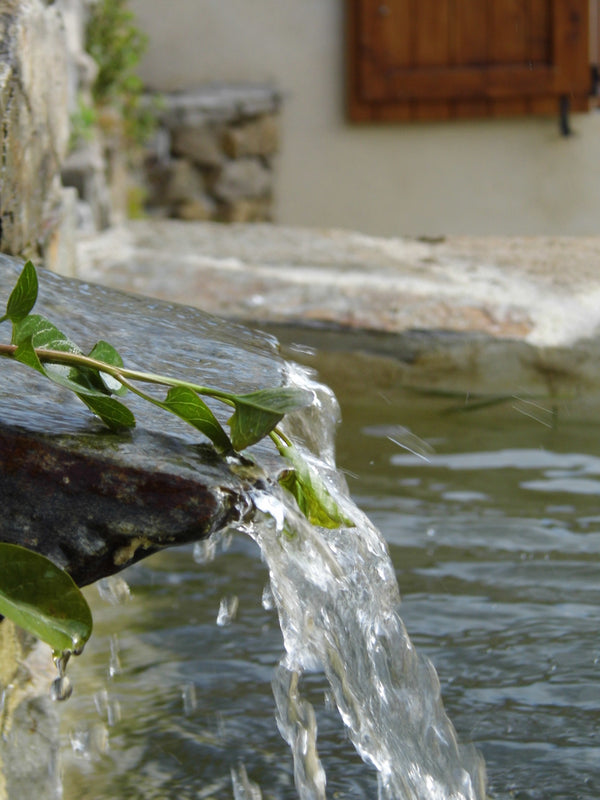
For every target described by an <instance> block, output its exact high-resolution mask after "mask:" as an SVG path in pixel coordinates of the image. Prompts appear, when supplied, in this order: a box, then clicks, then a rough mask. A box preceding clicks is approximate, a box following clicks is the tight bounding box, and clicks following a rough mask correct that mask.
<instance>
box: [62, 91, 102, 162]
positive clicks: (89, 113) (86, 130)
mask: <svg viewBox="0 0 600 800" xmlns="http://www.w3.org/2000/svg"><path fill="white" fill-rule="evenodd" d="M97 121H98V120H97V114H96V109H95V108H93V106H90V105H88V104H87V103H86V102H85V100H84V98H83V96H82V95H80V96H79V97H78V98H77V111H75V112H73V113H72V114H71V133H70V139H69V149H70V150H74V149H75V148H76V147H77V145H78V144H79V143H80V142H82V141H83V142H87V141H89V140H90V139H91V138H92V136H93V133H94V127H95V125H96V123H97Z"/></svg>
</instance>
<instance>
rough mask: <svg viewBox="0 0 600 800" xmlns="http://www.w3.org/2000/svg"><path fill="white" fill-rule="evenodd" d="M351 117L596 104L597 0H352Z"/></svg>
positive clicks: (495, 112)
mask: <svg viewBox="0 0 600 800" xmlns="http://www.w3.org/2000/svg"><path fill="white" fill-rule="evenodd" d="M347 2H348V48H349V50H348V95H349V103H348V107H349V115H350V118H351V119H354V120H357V121H360V120H363V121H366V120H382V121H386V120H390V121H391V120H409V119H447V118H453V117H478V116H502V115H514V114H550V113H554V114H555V113H557V112H558V109H559V103H560V102H561V98H562V102H563V103H564V102H568V104H569V107H570V109H571V110H572V111H586V110H588V108H589V93H590V45H589V3H590V0H347Z"/></svg>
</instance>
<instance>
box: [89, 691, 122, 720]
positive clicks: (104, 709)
mask: <svg viewBox="0 0 600 800" xmlns="http://www.w3.org/2000/svg"><path fill="white" fill-rule="evenodd" d="M94 705H95V706H96V711H97V712H98V714H99V715H100V716H101V717H102V718H103V719H104V720H106V722H107V724H108V725H109V726H110V727H112V726H113V725H115V724H116V723H117V722H119V720H120V719H121V706H120V705H119V701H118V700H112V699H111V698H110V695H109V694H108V691H107V690H106V689H102V690H101V691H99V692H96V694H95V695H94Z"/></svg>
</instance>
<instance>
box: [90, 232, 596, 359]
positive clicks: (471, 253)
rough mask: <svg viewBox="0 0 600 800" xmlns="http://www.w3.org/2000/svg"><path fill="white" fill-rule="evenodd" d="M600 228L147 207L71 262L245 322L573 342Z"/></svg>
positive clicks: (589, 295)
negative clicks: (471, 230) (415, 229)
mask: <svg viewBox="0 0 600 800" xmlns="http://www.w3.org/2000/svg"><path fill="white" fill-rule="evenodd" d="M598 264H600V237H599V238H569V237H550V238H549V237H534V238H498V237H448V238H443V239H442V238H439V239H437V238H436V239H409V238H393V239H383V238H376V237H371V236H365V235H362V234H359V233H355V232H348V231H341V230H314V229H302V228H291V227H280V226H275V225H269V224H265V225H226V226H224V225H219V224H214V223H188V222H178V221H174V220H144V221H135V222H130V223H128V224H127V225H125V226H122V227H118V228H113V229H109V230H107V231H106V232H104V233H102V234H100V235H99V236H96V237H93V238H91V239H88V240H83V241H81V242H80V244H79V268H78V275H79V277H80V278H83V279H85V280H92V281H95V282H99V283H104V284H107V285H110V286H112V287H115V288H119V289H123V290H126V291H131V292H136V293H141V294H146V295H151V296H155V297H160V298H163V299H168V300H172V301H176V302H182V303H186V304H190V305H195V306H198V307H199V308H201V309H203V310H205V311H209V312H211V313H214V314H217V315H219V316H223V317H228V318H235V319H241V320H244V321H247V322H248V321H249V322H252V323H255V324H258V325H260V324H267V323H269V324H271V323H273V324H281V323H285V324H300V325H311V326H321V327H338V328H342V329H345V328H348V329H352V330H354V331H356V330H363V331H370V332H373V331H376V332H387V333H394V334H400V333H406V332H407V331H415V330H419V331H423V330H425V331H438V332H439V331H444V332H448V333H453V334H464V335H467V336H472V335H475V334H480V335H485V336H488V337H492V338H494V339H509V340H518V341H521V342H525V343H527V344H530V345H533V346H535V347H538V348H539V347H554V348H556V347H570V346H572V345H573V344H575V343H576V342H580V341H583V340H589V339H591V338H594V337H596V335H597V332H598V329H599V325H600V270H599V269H598V266H597V265H598Z"/></svg>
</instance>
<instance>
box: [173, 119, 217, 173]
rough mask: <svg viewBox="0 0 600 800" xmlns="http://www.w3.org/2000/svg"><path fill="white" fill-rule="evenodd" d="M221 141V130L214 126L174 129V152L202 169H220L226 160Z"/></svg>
mask: <svg viewBox="0 0 600 800" xmlns="http://www.w3.org/2000/svg"><path fill="white" fill-rule="evenodd" d="M220 140H221V129H220V128H218V127H216V126H214V125H207V126H206V127H194V126H192V125H181V126H179V127H177V128H173V133H172V152H173V154H174V155H176V156H183V157H184V158H189V159H190V161H191V162H192V163H194V164H197V165H198V166H200V167H220V166H221V165H222V163H223V160H224V156H223V150H222V149H221V146H220Z"/></svg>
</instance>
